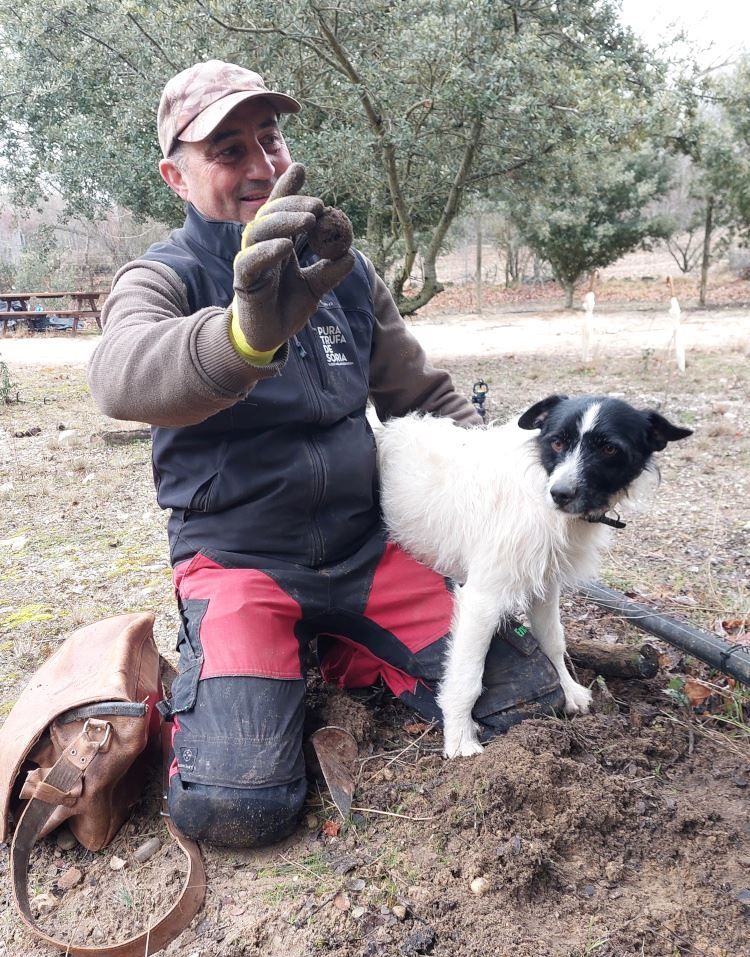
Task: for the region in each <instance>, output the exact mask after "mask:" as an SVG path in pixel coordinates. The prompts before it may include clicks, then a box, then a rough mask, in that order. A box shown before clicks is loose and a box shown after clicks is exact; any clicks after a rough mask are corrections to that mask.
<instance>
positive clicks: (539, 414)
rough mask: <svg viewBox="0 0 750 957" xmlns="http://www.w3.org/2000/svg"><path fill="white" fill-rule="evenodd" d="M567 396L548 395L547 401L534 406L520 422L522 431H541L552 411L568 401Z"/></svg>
mask: <svg viewBox="0 0 750 957" xmlns="http://www.w3.org/2000/svg"><path fill="white" fill-rule="evenodd" d="M567 398H568V397H567V395H548V396H547V398H546V399H542V401H541V402H537V403H536V405H532V406H531V408H530V409H527V410H526V411H525V412H524V414H523V415H522V416H521V418H520V419H519V420H518V425H519V428H521V429H541V427H542V426H543V425H544V421H545V419H546V418H547V416H548V415H549V414H550V412H551V411H552V409H554V407H555V406H556V405H558V404H559V403H560V402H564V401H565V400H566V399H567Z"/></svg>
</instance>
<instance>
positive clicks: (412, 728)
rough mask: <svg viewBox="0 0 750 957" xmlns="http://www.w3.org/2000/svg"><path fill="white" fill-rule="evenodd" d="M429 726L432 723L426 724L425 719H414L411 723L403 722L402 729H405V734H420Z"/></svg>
mask: <svg viewBox="0 0 750 957" xmlns="http://www.w3.org/2000/svg"><path fill="white" fill-rule="evenodd" d="M431 727H432V725H429V724H427V723H426V722H425V721H414V722H413V723H411V724H405V725H404V731H406V733H407V734H422V733H423V732H424V731H427V730H428V729H429V728H431Z"/></svg>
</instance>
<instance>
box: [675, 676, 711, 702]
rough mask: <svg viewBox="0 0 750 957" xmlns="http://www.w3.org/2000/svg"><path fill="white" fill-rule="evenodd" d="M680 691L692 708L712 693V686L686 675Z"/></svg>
mask: <svg viewBox="0 0 750 957" xmlns="http://www.w3.org/2000/svg"><path fill="white" fill-rule="evenodd" d="M682 691H683V693H684V694H685V696H686V697H687V699H688V701H689V702H690V706H691V707H693V708H697V707H698V705H701V704H703V702H704V701H705V700H706V698H710V697H711V695H712V694H713V689H712V688H710V687H709V686H708V685H707V684H705V683H704V682H703V681H700V679H698V678H693V677H687V678H686V679H685V685H684V687H683V689H682Z"/></svg>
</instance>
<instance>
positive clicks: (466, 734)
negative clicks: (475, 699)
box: [443, 719, 484, 758]
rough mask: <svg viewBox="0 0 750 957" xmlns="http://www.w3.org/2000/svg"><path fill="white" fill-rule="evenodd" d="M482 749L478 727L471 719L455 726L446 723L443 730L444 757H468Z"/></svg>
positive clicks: (479, 752) (480, 751)
mask: <svg viewBox="0 0 750 957" xmlns="http://www.w3.org/2000/svg"><path fill="white" fill-rule="evenodd" d="M482 751H484V748H483V747H482V745H481V744H480V743H479V729H478V727H477V725H476V724H475V723H474V722H473V721H472V720H471V719H470V720H469V721H467V722H465V723H463V724H461V725H458V726H456V727H450V726H449V725H447V724H446V726H445V729H444V732H443V755H444V756H445V757H446V758H470V757H471V756H472V755H474V754H481V753H482Z"/></svg>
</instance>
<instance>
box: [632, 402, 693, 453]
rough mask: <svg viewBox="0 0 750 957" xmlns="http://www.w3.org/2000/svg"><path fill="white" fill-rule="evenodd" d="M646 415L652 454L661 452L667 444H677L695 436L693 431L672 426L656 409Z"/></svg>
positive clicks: (648, 411) (648, 410)
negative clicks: (690, 436) (681, 440)
mask: <svg viewBox="0 0 750 957" xmlns="http://www.w3.org/2000/svg"><path fill="white" fill-rule="evenodd" d="M644 414H645V416H646V418H647V419H648V443H649V446H650V448H651V451H652V452H661V450H662V449H665V448H666V447H667V442H677V441H679V440H680V439H686V438H687V437H688V436H689V435H692V434H693V430H692V429H683V428H682V427H681V426H679V425H672V423H671V422H670V421H669V420H668V419H665V418H664V416H663V415H660V414H659V413H658V412H656V411H655V410H654V409H647V410H646V412H645V413H644Z"/></svg>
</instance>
